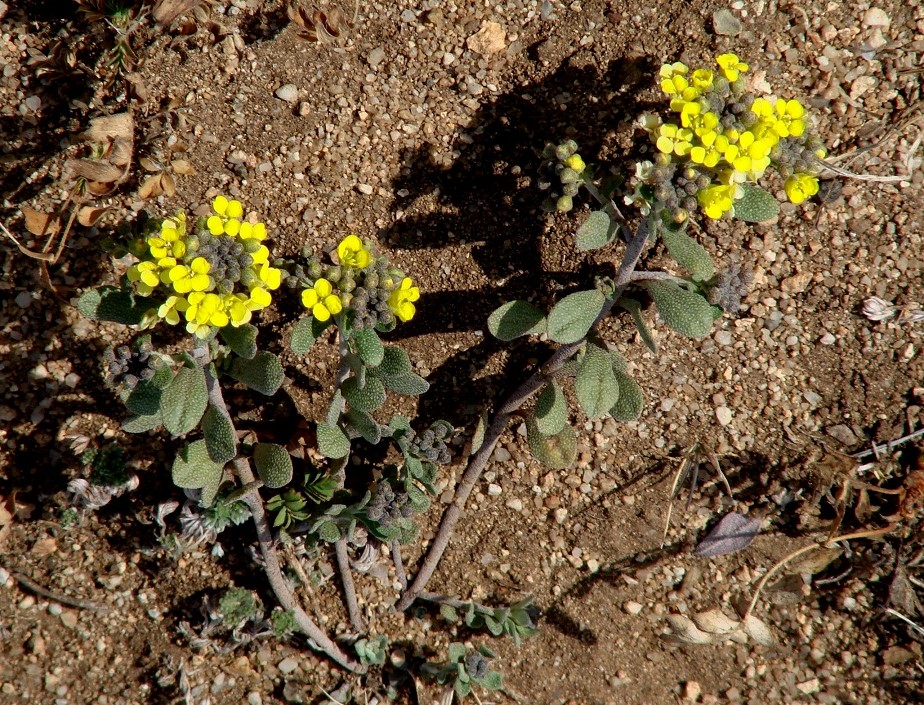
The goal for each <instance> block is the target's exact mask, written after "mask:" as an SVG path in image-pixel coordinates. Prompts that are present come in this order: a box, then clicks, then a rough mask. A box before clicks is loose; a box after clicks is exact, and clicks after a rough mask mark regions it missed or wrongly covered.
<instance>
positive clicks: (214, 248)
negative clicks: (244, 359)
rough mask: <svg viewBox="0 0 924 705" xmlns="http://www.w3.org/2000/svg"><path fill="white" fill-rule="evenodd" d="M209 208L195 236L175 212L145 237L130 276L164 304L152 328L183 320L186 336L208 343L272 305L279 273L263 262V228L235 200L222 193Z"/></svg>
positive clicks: (141, 291)
mask: <svg viewBox="0 0 924 705" xmlns="http://www.w3.org/2000/svg"><path fill="white" fill-rule="evenodd" d="M212 210H213V211H214V214H213V215H212V216H210V217H209V218H207V219H201V220H200V221H199V222H198V223H197V224H196V227H195V230H194V231H193V232H190V231H189V230H188V228H187V222H186V214H185V213H183V212H180V213H178V214H177V216H176V217H175V218H167V219H165V220H164V221H163V222H162V223H161V227H160V230H158V231H156V232H154V233H151V234H149V235H148V236H147V237H146V238H145V251H144V252H143V253H142V257H141V261H140V262H138V263H137V264H135V265H134V266H133V267H131V269H129V271H128V279H129V281H131V282H132V283H133V284H134V287H135V290H136V291H137V292H138V293H139V294H142V295H143V296H151V297H155V298H160V299H161V300H162V304H161V305H160V306H159V307H158V308H156V309H153V310H152V311H150V312H149V314H148V315H147V316H146V320H147V322H148V324H149V325H152V324H153V323H155V322H157V321H158V320H163V321H166V322H167V323H168V324H170V325H176V324H177V323H179V322H180V320H181V319H183V320H185V322H186V330H187V331H188V332H189V333H192V334H193V335H195V336H196V337H198V338H209V337H211V336H212V335H214V334H215V333H216V332H217V330H218V329H219V328H223V327H224V326H227V325H229V324H230V325H232V326H240V325H243V324H245V323H247V322H249V321H250V318H251V314H252V313H253V312H254V311H259V310H260V309H263V308H266V307H267V306H269V305H270V303H271V301H272V296H271V295H270V293H269V292H270V291H272V290H274V289H278V288H279V286H280V284H281V282H282V272H281V270H279V269H277V268H275V267H271V266H270V265H269V263H268V258H269V249H268V248H267V247H266V245H264V244H263V243H262V241H263V239H264V238H266V226H265V225H264V224H263V223H251V222H248V221H244V220H242V216H243V213H244V209H243V206H242V205H241V203H240V201H234V200H228V199H227V198H225V197H224V196H218V197H217V198H216V199H215V200H214V201H213V202H212Z"/></svg>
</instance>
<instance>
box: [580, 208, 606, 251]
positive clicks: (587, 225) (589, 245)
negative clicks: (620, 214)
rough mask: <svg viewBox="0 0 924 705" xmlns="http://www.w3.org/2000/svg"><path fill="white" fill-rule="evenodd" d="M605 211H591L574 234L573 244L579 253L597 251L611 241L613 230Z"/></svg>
mask: <svg viewBox="0 0 924 705" xmlns="http://www.w3.org/2000/svg"><path fill="white" fill-rule="evenodd" d="M610 225H611V223H610V216H609V215H607V214H606V212H605V211H593V212H592V213H591V214H590V215H589V216H587V220H585V221H584V222H583V223H582V224H581V227H579V228H578V229H577V232H576V233H575V234H574V240H575V244H576V245H577V248H578V250H580V251H581V252H587V251H588V250H597V249H599V248H601V247H603V246H604V245H608V244H610V243H611V242H612V241H613V235H614V232H615V231H614V230H613V229H612V228H611V227H610Z"/></svg>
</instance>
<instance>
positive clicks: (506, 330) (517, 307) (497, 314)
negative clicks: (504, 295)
mask: <svg viewBox="0 0 924 705" xmlns="http://www.w3.org/2000/svg"><path fill="white" fill-rule="evenodd" d="M488 330H489V331H491V335H493V336H494V337H495V338H497V339H498V340H503V341H504V342H507V341H510V340H513V339H514V338H519V337H520V336H521V335H536V334H538V333H541V332H542V331H543V330H545V314H544V313H543V312H542V311H540V310H539V309H538V308H536V307H535V306H533V305H532V304H531V303H529V302H528V301H519V300H518V301H508V302H507V303H505V304H504V305H503V306H500V307H498V308H496V309H495V310H494V312H493V313H492V314H491V315H490V316H488Z"/></svg>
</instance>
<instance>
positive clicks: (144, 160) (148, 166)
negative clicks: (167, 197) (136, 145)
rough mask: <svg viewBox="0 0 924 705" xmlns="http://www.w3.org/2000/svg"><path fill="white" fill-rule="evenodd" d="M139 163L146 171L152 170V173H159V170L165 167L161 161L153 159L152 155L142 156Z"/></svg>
mask: <svg viewBox="0 0 924 705" xmlns="http://www.w3.org/2000/svg"><path fill="white" fill-rule="evenodd" d="M138 163H139V164H140V165H141V168H142V169H144V170H145V171H150V172H152V173H157V172H158V171H163V170H164V167H163V165H162V164H160V162H158V161H156V160H154V159H151V158H150V157H141V158H140V159H139V160H138Z"/></svg>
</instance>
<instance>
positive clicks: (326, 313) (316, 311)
mask: <svg viewBox="0 0 924 705" xmlns="http://www.w3.org/2000/svg"><path fill="white" fill-rule="evenodd" d="M333 291H334V288H333V287H332V286H331V283H330V282H329V281H327V280H326V279H323V278H322V279H318V280H317V281H316V282H315V283H314V286H313V287H312V288H310V289H305V290H304V291H303V292H302V305H303V306H304V307H305V308H307V309H308V310H310V311H311V315H312V316H314V317H315V318H317V319H318V320H319V321H321V322H322V323H323V322H324V321H326V320H328V319H329V318H330V317H331V316H336V315H337V314H338V313H340V312H341V311H342V310H343V302H341V301H340V297H339V296H337V295H335V294H334V293H333Z"/></svg>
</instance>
